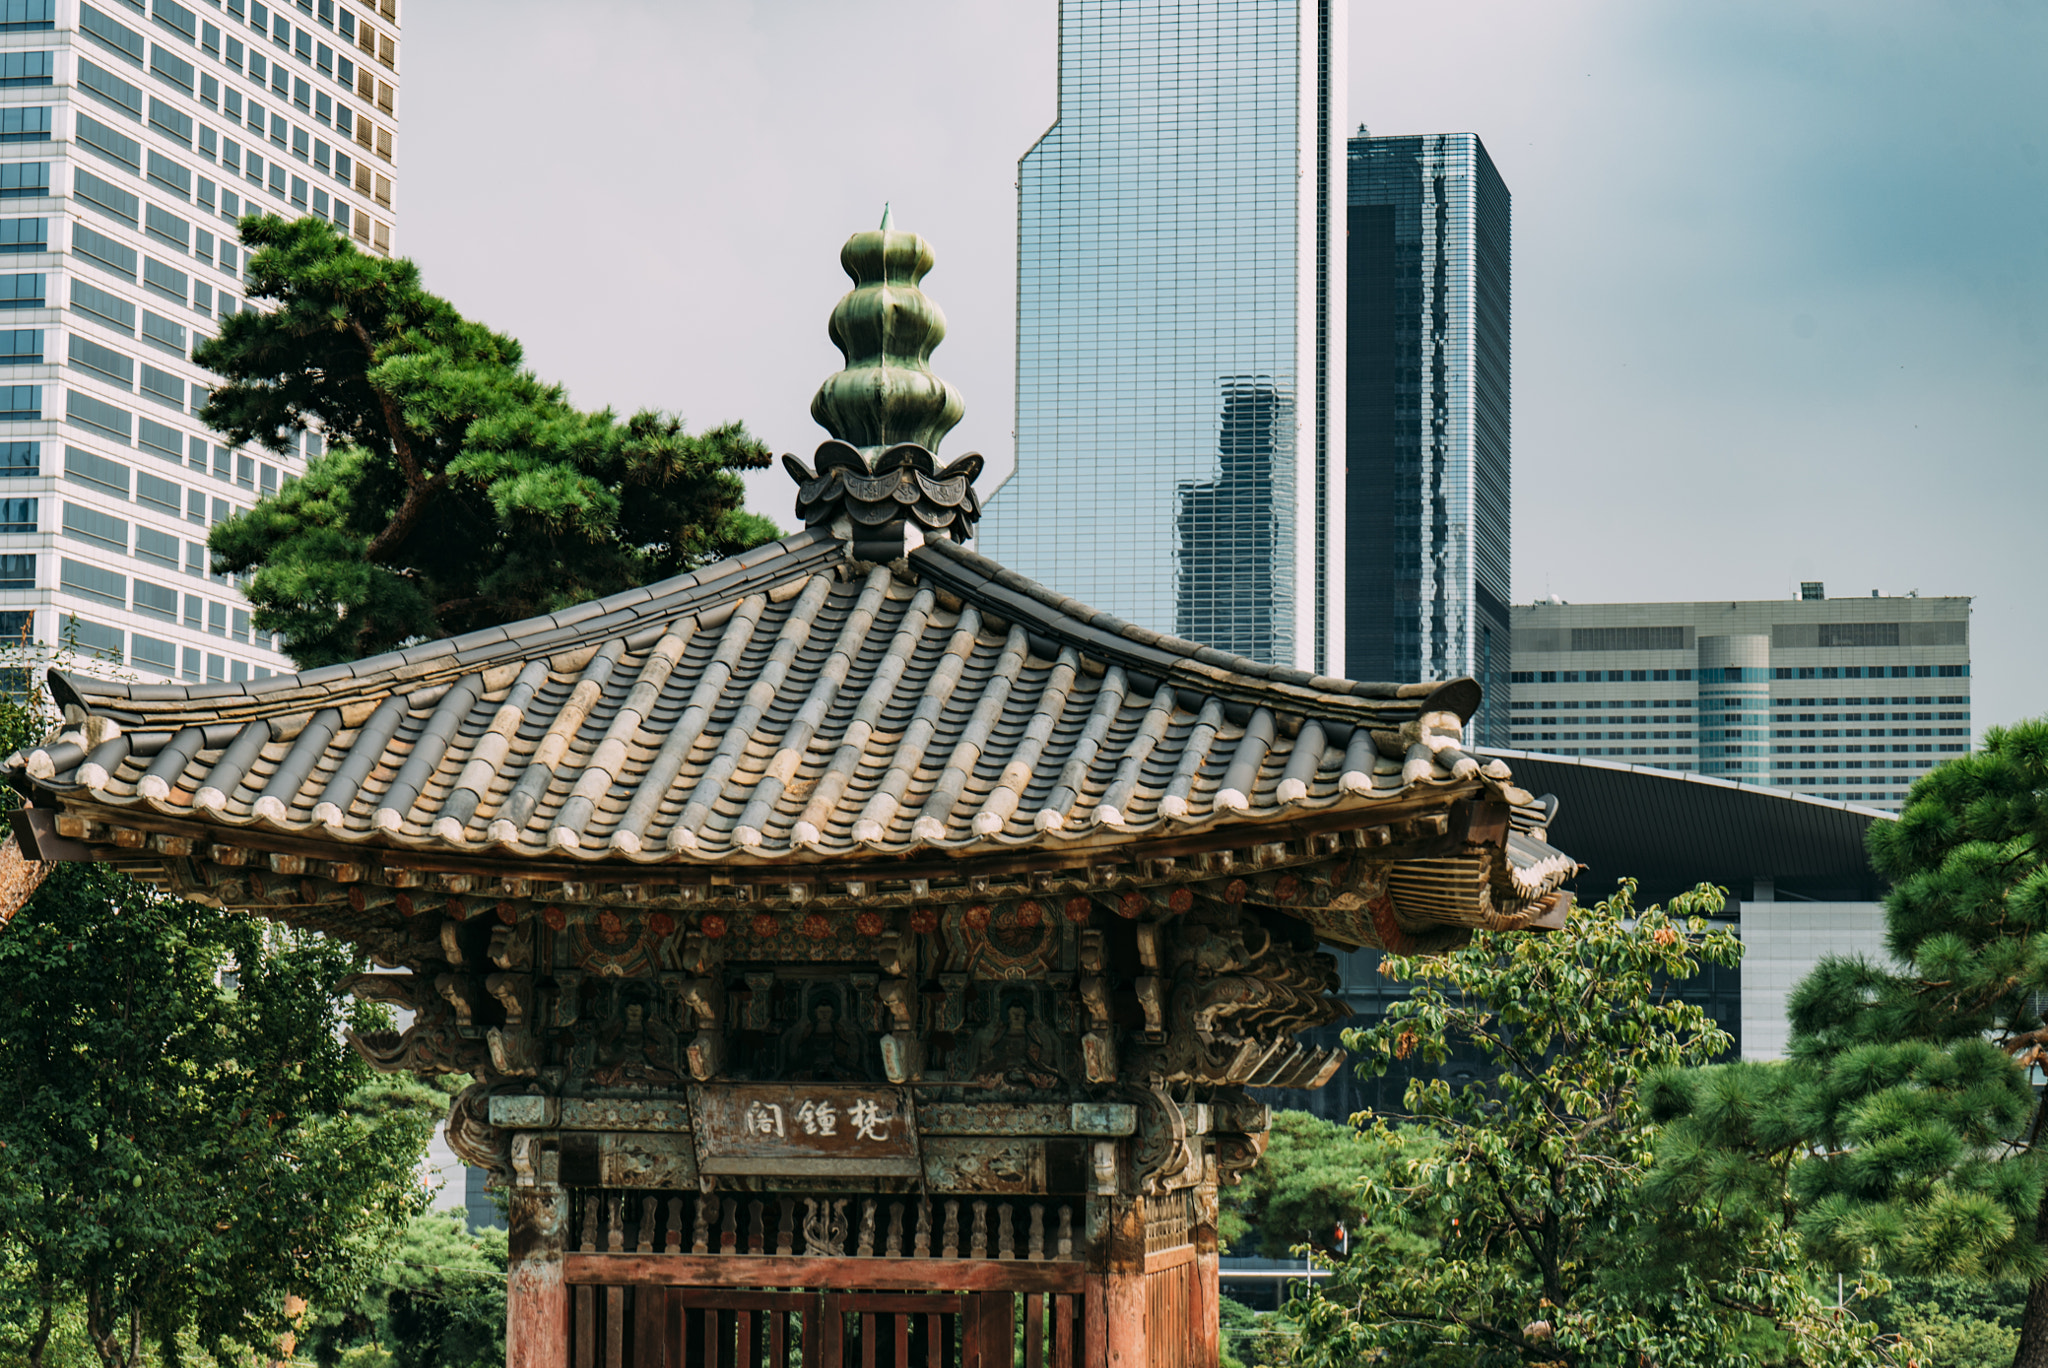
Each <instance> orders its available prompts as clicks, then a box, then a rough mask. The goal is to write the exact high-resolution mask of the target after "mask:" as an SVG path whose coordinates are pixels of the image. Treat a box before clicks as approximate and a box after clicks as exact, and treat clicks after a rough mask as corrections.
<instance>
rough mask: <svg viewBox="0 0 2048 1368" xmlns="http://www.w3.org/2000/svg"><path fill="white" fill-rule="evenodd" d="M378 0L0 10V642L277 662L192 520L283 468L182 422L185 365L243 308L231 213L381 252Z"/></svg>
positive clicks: (389, 45)
mask: <svg viewBox="0 0 2048 1368" xmlns="http://www.w3.org/2000/svg"><path fill="white" fill-rule="evenodd" d="M397 18H398V12H397V5H396V0H381V3H374V4H373V3H367V2H365V0H346V3H344V2H343V0H297V3H290V2H289V0H286V2H285V3H273V4H269V5H265V4H263V3H261V2H260V0H205V2H204V3H201V2H200V0H195V3H194V4H193V5H190V6H188V5H185V4H180V3H177V0H151V2H150V4H149V5H148V6H147V7H145V5H144V4H143V3H142V0H61V3H60V0H8V3H7V4H6V5H5V6H4V8H0V254H4V255H0V307H4V308H5V309H7V310H9V311H11V312H10V313H9V314H8V315H7V316H6V317H5V318H4V319H0V323H4V325H5V326H4V330H0V344H4V346H0V368H4V371H5V374H4V376H0V380H4V383H0V398H4V402H5V407H4V410H0V485H4V489H0V519H4V522H0V633H4V634H5V636H6V637H7V638H8V639H9V640H11V641H17V642H18V641H22V640H24V639H25V638H30V637H32V638H33V639H34V640H35V641H37V642H41V643H44V644H46V645H60V646H61V645H64V644H66V643H69V644H72V645H73V646H75V648H76V650H77V651H78V653H79V654H81V655H90V656H97V657H99V658H101V659H103V660H106V661H108V662H117V663H118V664H119V665H121V666H122V667H124V668H126V669H127V670H130V671H132V672H134V673H135V674H136V675H137V676H138V677H140V678H142V679H145V680H148V679H155V678H160V679H172V678H176V679H181V680H192V681H206V680H217V681H224V682H232V681H236V680H244V679H250V678H262V677H264V676H267V675H269V674H271V673H273V672H276V671H282V670H288V669H290V668H291V666H290V662H289V661H288V660H287V659H286V658H285V657H284V655H283V654H282V652H281V650H280V649H279V647H280V646H281V644H282V643H280V642H278V641H277V640H275V639H274V638H270V637H264V636H259V635H258V634H256V633H255V632H254V631H253V630H252V628H251V626H250V622H249V612H248V607H247V604H246V603H245V601H244V600H243V599H242V597H241V595H240V593H239V592H238V591H237V589H236V587H235V586H234V584H233V583H231V582H230V580H229V579H228V578H227V577H221V576H214V575H212V574H210V573H209V568H210V567H209V564H208V560H207V555H206V547H205V541H206V535H207V529H208V528H209V527H210V526H211V525H212V524H214V523H216V522H218V521H220V520H221V519H222V518H224V517H225V516H227V514H228V513H229V511H230V510H232V509H237V508H245V507H247V506H248V505H249V504H251V503H253V502H255V501H256V500H257V499H258V498H260V497H262V496H263V495H265V494H268V493H272V492H274V491H275V490H277V489H278V488H279V487H280V485H281V483H282V482H283V481H285V480H288V479H290V478H292V477H293V476H294V475H295V474H297V473H298V472H299V471H301V470H303V469H304V462H305V460H306V458H307V456H308V455H313V454H318V452H319V449H320V448H319V437H318V435H317V434H306V435H305V436H304V437H302V438H301V439H300V440H299V441H298V443H297V444H296V446H295V449H294V450H293V451H292V452H291V453H289V454H287V455H284V456H282V457H280V456H278V455H276V454H273V453H272V452H270V451H269V450H267V449H264V448H261V447H248V448H244V449H231V448H229V447H228V446H226V445H225V444H224V443H223V441H222V439H221V438H220V436H219V434H216V433H211V432H208V431H206V430H205V429H204V428H203V427H202V426H201V425H200V423H199V420H198V418H197V416H196V415H197V414H198V412H199V409H200V407H201V406H202V405H203V404H204V403H205V401H206V396H207V393H208V390H207V386H208V385H209V383H210V379H209V377H208V376H207V374H206V372H204V371H203V370H201V369H200V368H198V367H197V366H195V365H194V364H193V363H192V361H191V359H190V358H191V355H192V351H193V349H194V348H195V347H197V346H198V345H199V344H200V343H201V342H203V341H204V340H205V339H206V338H207V337H208V336H210V335H211V334H212V333H213V332H214V330H215V329H216V327H217V326H218V320H219V319H222V318H226V317H228V316H230V315H232V314H234V313H235V312H236V311H237V310H243V309H248V308H250V307H251V305H249V304H248V303H247V302H246V301H245V300H244V299H243V297H242V290H243V284H242V271H243V269H244V268H245V266H246V264H247V262H246V256H245V254H244V252H243V251H242V248H241V245H240V243H239V241H238V240H237V238H236V232H235V222H236V220H237V218H239V217H240V216H241V215H242V214H245V213H259V212H261V213H274V214H279V215H283V216H285V217H288V218H296V217H299V216H301V215H307V214H311V215H315V216H318V217H322V218H327V219H331V220H332V221H333V222H334V223H336V224H338V225H340V226H341V227H343V228H345V229H346V230H347V231H348V232H349V233H350V235H351V236H352V237H353V239H354V240H355V242H356V244H357V246H359V247H360V248H362V249H363V250H366V251H372V252H378V253H383V254H389V253H390V251H391V249H392V238H391V203H392V179H393V169H392V163H393V156H394V151H395V148H394V141H393V139H394V127H395V113H396V108H397V93H396V88H397V83H398V74H397V61H398V22H397Z"/></svg>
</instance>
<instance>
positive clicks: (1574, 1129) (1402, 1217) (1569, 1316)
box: [1289, 885, 1891, 1368]
mask: <svg viewBox="0 0 2048 1368" xmlns="http://www.w3.org/2000/svg"><path fill="white" fill-rule="evenodd" d="M1632 897H1633V890H1632V889H1631V888H1630V887H1628V886H1626V885H1625V886H1624V888H1623V889H1622V891H1621V892H1620V893H1618V894H1617V895H1616V896H1615V897H1614V898H1613V899H1611V900H1609V901H1607V902H1604V903H1601V904H1599V905H1598V906H1596V907H1591V908H1580V909H1578V910H1577V911H1575V912H1574V914H1573V916H1572V918H1571V919H1570V921H1569V922H1568V923H1567V924H1566V925H1565V927H1564V928H1563V929H1562V930H1558V931H1554V932H1551V933H1549V934H1548V935H1530V934H1527V933H1519V932H1509V933H1488V932H1481V933H1478V934H1476V935H1475V936H1474V937H1473V939H1472V942H1471V943H1470V944H1469V945H1468V946H1466V947H1465V948H1463V949H1460V950H1457V951H1454V952H1452V953H1450V954H1447V955H1444V956H1441V957H1439V958H1434V959H1426V958H1421V957H1415V956H1388V957H1387V959H1386V960H1384V961H1383V962H1382V965H1381V972H1382V973H1384V974H1388V975H1390V976H1392V977H1395V978H1400V979H1406V980H1409V981H1410V982H1411V983H1412V985H1413V987H1412V989H1411V991H1410V993H1409V996H1408V997H1407V998H1406V999H1404V1000H1402V1001H1400V1002H1397V1003H1395V1004H1393V1005H1392V1006H1391V1007H1389V1009H1388V1011H1387V1014H1386V1016H1385V1018H1384V1019H1383V1020H1382V1021H1381V1022H1379V1023H1378V1024H1376V1025H1374V1026H1371V1027H1368V1028H1364V1029H1361V1030H1356V1031H1352V1032H1348V1033H1347V1044H1349V1045H1350V1046H1351V1048H1353V1049H1354V1050H1356V1051H1358V1052H1359V1053H1360V1054H1361V1055H1362V1056H1363V1063H1362V1064H1361V1065H1360V1070H1361V1072H1363V1073H1366V1074H1368V1075H1369V1076H1370V1075H1376V1074H1379V1073H1383V1072H1385V1071H1387V1070H1388V1069H1389V1068H1391V1067H1392V1066H1393V1065H1395V1064H1396V1063H1397V1062H1398V1061H1401V1060H1406V1059H1409V1058H1421V1059H1426V1060H1430V1061H1433V1062H1437V1063H1441V1062H1442V1061H1443V1060H1444V1059H1445V1058H1446V1057H1447V1056H1448V1055H1449V1053H1450V1051H1451V1049H1452V1048H1453V1046H1454V1045H1455V1046H1462V1047H1465V1048H1469V1049H1472V1050H1475V1051H1476V1052H1477V1053H1478V1054H1479V1056H1480V1057H1481V1058H1482V1059H1483V1060H1484V1061H1486V1062H1485V1065H1484V1067H1483V1068H1482V1070H1481V1076H1480V1077H1478V1078H1476V1079H1474V1080H1473V1081H1472V1082H1470V1083H1467V1084H1464V1085H1463V1086H1460V1087H1453V1086H1452V1085H1451V1084H1450V1083H1449V1082H1448V1081H1446V1080H1443V1079H1421V1078H1418V1079H1416V1080H1414V1081H1413V1082H1411V1083H1410V1085H1409V1087H1408V1090H1407V1094H1406V1100H1405V1105H1406V1107H1407V1113H1406V1114H1405V1115H1403V1116H1399V1117H1389V1116H1378V1117H1373V1116H1371V1115H1370V1114H1368V1116H1367V1118H1366V1119H1369V1120H1371V1122H1372V1126H1371V1129H1370V1130H1369V1131H1368V1132H1367V1133H1366V1134H1365V1135H1364V1137H1363V1138H1362V1139H1361V1141H1360V1142H1359V1143H1360V1145H1361V1146H1362V1147H1364V1148H1366V1149H1368V1150H1370V1149H1373V1148H1377V1149H1378V1150H1380V1151H1381V1154H1380V1155H1378V1156H1370V1155H1368V1156H1367V1157H1366V1158H1365V1159H1364V1161H1363V1162H1360V1163H1358V1164H1357V1165H1356V1169H1357V1171H1358V1172H1359V1174H1360V1175H1361V1179H1362V1181H1361V1182H1360V1183H1359V1186H1358V1201H1359V1204H1360V1207H1361V1214H1362V1215H1363V1217H1364V1219H1365V1221H1366V1222H1367V1223H1368V1224H1369V1226H1370V1227H1371V1228H1372V1229H1373V1230H1375V1231H1394V1232H1398V1233H1399V1235H1400V1238H1398V1239H1383V1238H1365V1239H1362V1240H1361V1239H1358V1238H1357V1237H1356V1236H1354V1240H1353V1246H1352V1254H1351V1257H1350V1258H1349V1259H1346V1260H1344V1261H1342V1262H1340V1263H1337V1264H1336V1265H1335V1276H1333V1277H1332V1278H1331V1279H1330V1280H1329V1281H1328V1282H1326V1283H1325V1284H1324V1285H1323V1287H1322V1289H1321V1290H1320V1291H1319V1292H1317V1293H1314V1294H1311V1295H1309V1296H1306V1297H1302V1298H1297V1299H1296V1300H1295V1301H1294V1302H1292V1303H1291V1304H1290V1307H1289V1314H1290V1316H1292V1317H1293V1318H1294V1319H1295V1320H1297V1321H1298V1322H1299V1323H1300V1324H1301V1325H1302V1327H1303V1334H1302V1340H1301V1349H1300V1351H1299V1353H1298V1354H1297V1357H1296V1362H1297V1363H1311V1364H1318V1365H1329V1368H1336V1366H1337V1365H1340V1364H1343V1365H1349V1364H1356V1363H1361V1362H1376V1361H1384V1362H1398V1363H1405V1364H1413V1365H1435V1364H1442V1365H1445V1366H1446V1368H1448V1366H1449V1365H1452V1364H1456V1365H1458V1366H1459V1368H1505V1366H1506V1365H1531V1366H1533V1365H1539V1364H1541V1365H1556V1366H1559V1368H1643V1366H1644V1365H1685V1368H1722V1366H1723V1365H1725V1368H1735V1365H1738V1364H1752V1363H1756V1362H1759V1361H1775V1362H1779V1363H1787V1364H1792V1363H1797V1364H1806V1365H1813V1366H1814V1368H1818V1365H1822V1364H1829V1365H1846V1364H1870V1363H1882V1362H1888V1361H1891V1356H1890V1352H1889V1350H1888V1348H1887V1347H1886V1346H1885V1345H1883V1344H1881V1343H1879V1342H1878V1336H1877V1334H1876V1332H1875V1331H1874V1329H1873V1327H1871V1326H1869V1325H1867V1324H1862V1323H1859V1322H1858V1321H1857V1320H1856V1319H1855V1316H1854V1313H1853V1312H1846V1313H1845V1312H1838V1311H1837V1310H1836V1309H1835V1307H1834V1306H1832V1305H1831V1303H1832V1302H1833V1300H1834V1294H1835V1287H1834V1286H1833V1280H1832V1279H1828V1280H1827V1281H1828V1285H1827V1286H1826V1287H1825V1289H1824V1290H1823V1289H1822V1287H1821V1286H1820V1279H1819V1278H1818V1277H1817V1276H1816V1270H1815V1269H1814V1268H1813V1267H1812V1266H1811V1265H1810V1264H1809V1263H1808V1262H1807V1261H1806V1260H1805V1259H1804V1257H1803V1256H1802V1255H1801V1253H1800V1250H1799V1247H1798V1241H1797V1238H1796V1236H1794V1235H1793V1234H1792V1233H1791V1232H1790V1230H1789V1229H1788V1228H1786V1227H1785V1226H1784V1225H1783V1224H1782V1223H1779V1224H1776V1225H1770V1224H1759V1225H1757V1226H1754V1227H1751V1228H1745V1229H1743V1230H1742V1231H1740V1232H1739V1233H1738V1235H1739V1237H1738V1238H1736V1239H1734V1240H1732V1241H1731V1240H1725V1239H1702V1238H1700V1237H1699V1236H1700V1232H1701V1231H1703V1230H1708V1229H1711V1228H1712V1227H1713V1225H1714V1223H1715V1221H1716V1219H1717V1216H1716V1213H1715V1212H1714V1211H1713V1210H1712V1209H1711V1208H1710V1207H1709V1206H1707V1205H1705V1204H1700V1203H1693V1204H1690V1205H1685V1206H1682V1207H1679V1208H1676V1209H1674V1208H1672V1207H1671V1206H1670V1205H1669V1204H1668V1203H1667V1202H1666V1201H1665V1200H1663V1199H1661V1198H1653V1197H1651V1196H1650V1195H1649V1194H1648V1193H1647V1191H1646V1188H1645V1180H1646V1178H1647V1177H1648V1175H1649V1174H1650V1172H1651V1165H1652V1161H1653V1158H1654V1155H1655V1144H1656V1137H1657V1126H1656V1124H1655V1122H1654V1120H1653V1119H1652V1118H1651V1117H1650V1116H1649V1115H1648V1114H1647V1113H1646V1111H1645V1109H1644V1107H1643V1105H1642V1100H1641V1097H1640V1090H1641V1087H1642V1085H1643V1082H1644V1080H1645V1078H1646V1076H1647V1075H1648V1074H1650V1073H1651V1072H1652V1071H1654V1070H1657V1069H1659V1068H1680V1067H1686V1066H1696V1065H1700V1064H1704V1063H1705V1062H1707V1061H1708V1060H1711V1059H1713V1058H1714V1057H1715V1056H1717V1055H1718V1054H1720V1053H1721V1052H1722V1051H1724V1050H1726V1049H1727V1048H1728V1044H1729V1041H1728V1037H1727V1035H1726V1034H1725V1033H1724V1032H1722V1031H1721V1030H1719V1029H1718V1028H1717V1027H1716V1026H1715V1025H1714V1023H1713V1021H1712V1019H1711V1018H1709V1017H1708V1016H1707V1015H1706V1013H1705V1011H1704V1010H1703V1009H1702V1008H1700V1007H1698V1006H1695V1005H1692V1004H1689V1003H1686V1002H1684V1001H1682V1000H1679V999H1678V998H1676V997H1675V996H1674V995H1672V994H1670V993H1669V992H1667V991H1666V989H1665V987H1664V986H1663V985H1667V984H1670V983H1676V982H1680V981H1683V980H1684V979H1686V978H1689V977H1691V976H1692V975H1693V974H1695V973H1696V972H1697V971H1698V969H1699V967H1700V965H1701V963H1702V962H1703V961H1710V962H1714V963H1719V964H1728V963H1732V962H1734V961H1735V960H1736V958H1737V957H1738V956H1739V954H1740V946H1739V944H1738V943H1737V942H1736V940H1735V938H1734V936H1733V934H1732V933H1730V932H1728V931H1727V930H1724V929H1717V928H1711V927H1710V926H1709V925H1708V923H1707V922H1706V921H1705V920H1704V914H1707V913H1710V912H1717V911H1718V910H1719V908H1720V906H1721V897H1720V895H1719V893H1718V891H1716V890H1712V889H1701V890H1699V891H1698V892H1696V893H1694V894H1689V895H1687V896H1685V897H1683V898H1680V899H1676V900H1674V901H1673V903H1672V905H1671V907H1670V908H1669V909H1668V910H1666V909H1660V908H1654V907H1653V908H1647V909H1641V910H1638V909H1637V908H1636V907H1635V906H1634V905H1633V903H1632ZM1396 1122H1400V1123H1405V1124H1402V1125H1398V1126H1397V1125H1396V1124H1395V1123H1396ZM1420 1137H1427V1138H1428V1141H1429V1143H1428V1144H1426V1145H1423V1146H1421V1147H1418V1145H1417V1141H1418V1138H1420ZM1849 1290H1851V1291H1852V1292H1854V1291H1858V1290H1859V1289H1856V1288H1855V1287H1854V1285H1853V1284H1852V1285H1851V1286H1850V1289H1849Z"/></svg>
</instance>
